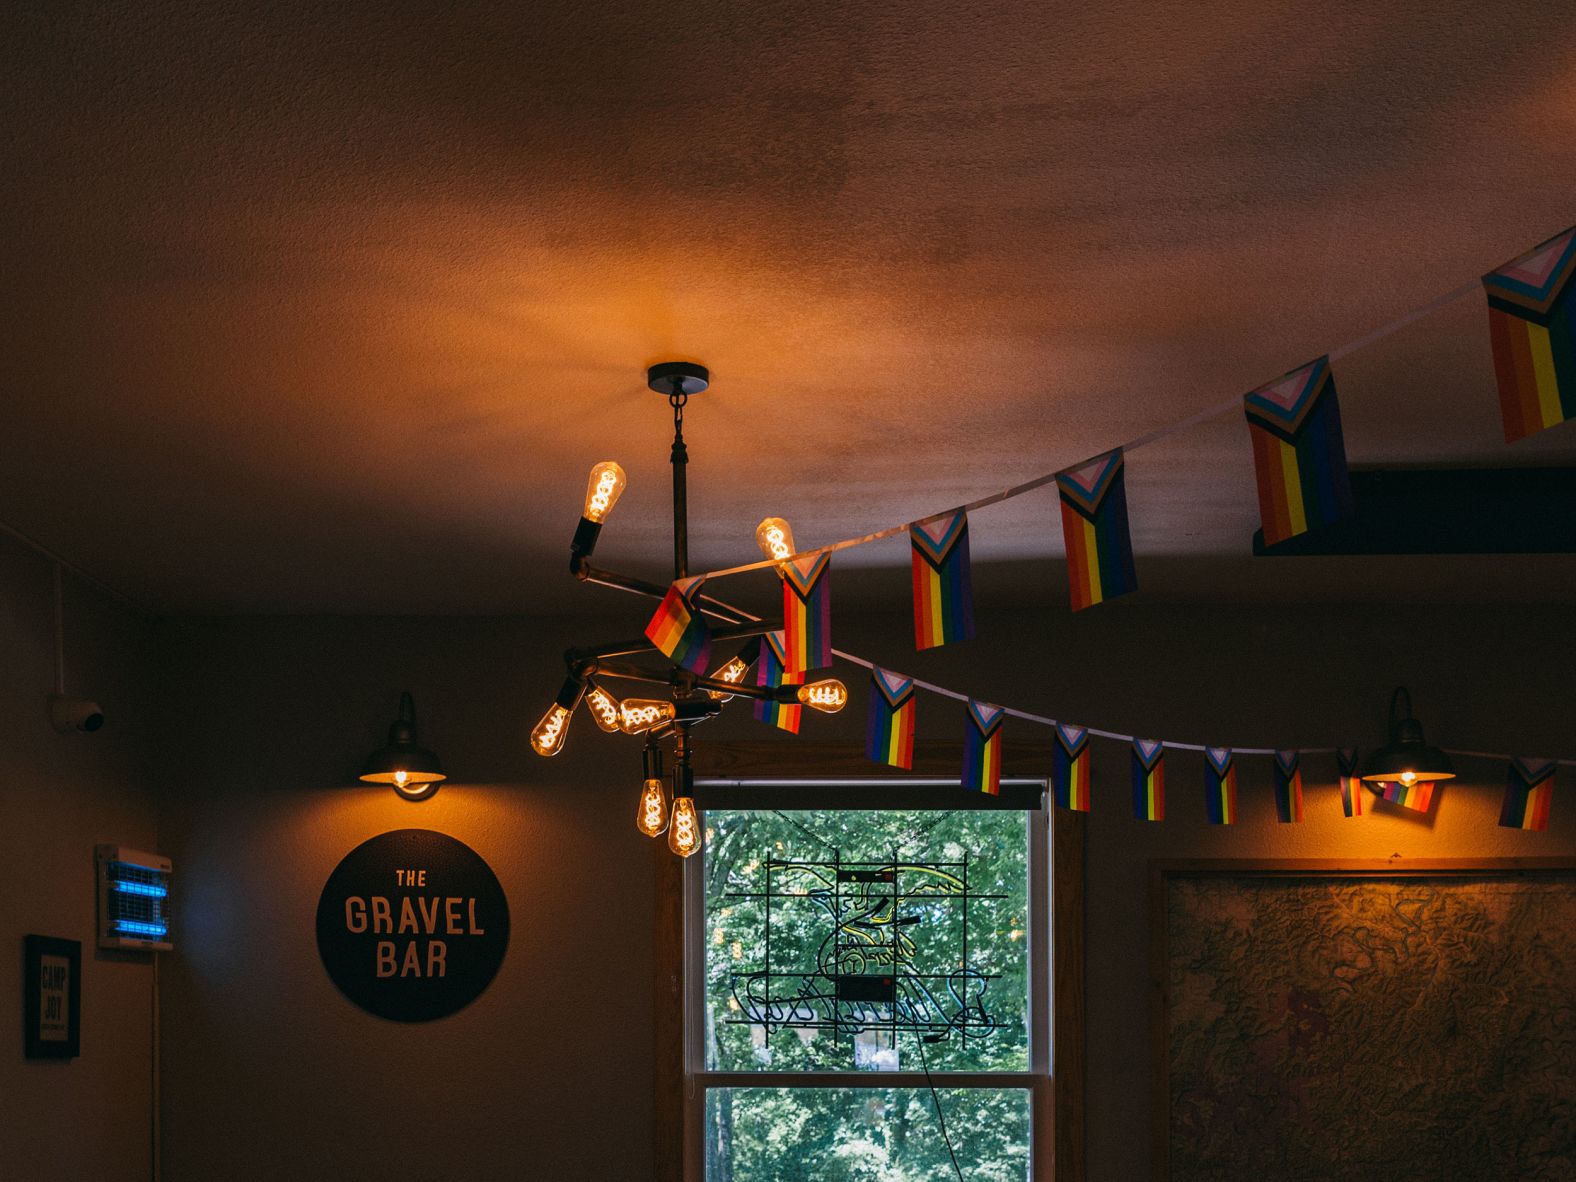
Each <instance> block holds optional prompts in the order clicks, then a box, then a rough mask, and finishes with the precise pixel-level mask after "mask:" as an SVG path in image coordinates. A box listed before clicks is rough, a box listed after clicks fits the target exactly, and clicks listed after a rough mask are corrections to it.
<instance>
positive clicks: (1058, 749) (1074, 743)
mask: <svg viewBox="0 0 1576 1182" xmlns="http://www.w3.org/2000/svg"><path fill="white" fill-rule="evenodd" d="M1051 790H1052V792H1053V794H1054V796H1055V800H1056V803H1057V805H1058V806H1059V807H1061V808H1064V809H1071V810H1072V811H1073V812H1075V813H1087V812H1088V811H1089V732H1088V731H1087V730H1085V729H1084V728H1083V727H1081V726H1069V725H1067V724H1066V723H1062V722H1058V723H1057V724H1056V743H1055V745H1054V746H1053V747H1052V748H1051Z"/></svg>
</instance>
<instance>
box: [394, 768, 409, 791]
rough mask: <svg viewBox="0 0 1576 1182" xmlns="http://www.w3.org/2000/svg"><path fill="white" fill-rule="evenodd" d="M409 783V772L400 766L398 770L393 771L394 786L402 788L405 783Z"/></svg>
mask: <svg viewBox="0 0 1576 1182" xmlns="http://www.w3.org/2000/svg"><path fill="white" fill-rule="evenodd" d="M409 783H410V773H409V772H407V771H406V770H405V769H404V768H400V770H399V771H397V772H395V773H394V787H396V788H403V787H405V785H406V784H409Z"/></svg>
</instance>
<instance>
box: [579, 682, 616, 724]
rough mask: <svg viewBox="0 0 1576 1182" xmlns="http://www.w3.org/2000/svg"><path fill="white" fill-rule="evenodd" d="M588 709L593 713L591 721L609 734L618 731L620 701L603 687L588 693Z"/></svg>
mask: <svg viewBox="0 0 1576 1182" xmlns="http://www.w3.org/2000/svg"><path fill="white" fill-rule="evenodd" d="M586 708H587V709H589V710H590V711H591V721H592V722H594V723H596V724H597V726H599V727H601V728H602V729H603V730H604V731H606V732H607V733H608V734H610V735H611V734H613V733H615V732H616V731H617V730H618V701H617V700H616V699H615V698H614V697H613V695H612V694H610V693H608V692H607V691H606V690H605V689H603V688H602V687H601V686H599V685H594V686H592V687H591V688H590V689H589V690H587V691H586Z"/></svg>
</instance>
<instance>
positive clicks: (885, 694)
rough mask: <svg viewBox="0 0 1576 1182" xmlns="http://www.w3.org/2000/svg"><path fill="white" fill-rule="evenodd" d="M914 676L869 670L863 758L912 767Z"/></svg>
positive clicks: (893, 765)
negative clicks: (868, 706) (868, 695)
mask: <svg viewBox="0 0 1576 1182" xmlns="http://www.w3.org/2000/svg"><path fill="white" fill-rule="evenodd" d="M914 702H915V695H914V679H913V678H912V677H900V676H898V675H897V674H896V673H888V672H887V671H886V670H885V669H876V668H872V669H871V670H870V717H869V723H868V725H867V727H866V729H865V758H867V759H869V760H871V761H872V762H874V763H885V764H890V765H891V766H892V767H900V768H904V769H912V768H913V766H914Z"/></svg>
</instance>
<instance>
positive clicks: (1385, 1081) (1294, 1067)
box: [1152, 859, 1576, 1182]
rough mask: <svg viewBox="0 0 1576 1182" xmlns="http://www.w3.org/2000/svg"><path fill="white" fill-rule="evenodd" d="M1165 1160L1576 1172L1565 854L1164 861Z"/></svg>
mask: <svg viewBox="0 0 1576 1182" xmlns="http://www.w3.org/2000/svg"><path fill="white" fill-rule="evenodd" d="M1152 890H1153V902H1152V907H1153V911H1152V917H1153V938H1154V962H1153V964H1154V981H1155V1004H1154V1042H1155V1081H1154V1103H1153V1114H1152V1115H1153V1120H1154V1142H1155V1144H1154V1162H1155V1165H1154V1172H1155V1177H1156V1178H1160V1179H1172V1180H1174V1182H1191V1180H1194V1179H1210V1180H1212V1182H1229V1180H1232V1179H1254V1180H1262V1179H1270V1178H1273V1179H1276V1180H1277V1182H1326V1180H1328V1179H1332V1178H1341V1179H1367V1178H1375V1179H1384V1180H1385V1182H1412V1180H1417V1182H1424V1180H1428V1182H1434V1180H1436V1179H1440V1178H1450V1179H1452V1180H1454V1182H1468V1180H1473V1179H1485V1180H1486V1179H1495V1180H1501V1179H1509V1178H1515V1179H1518V1180H1521V1182H1532V1180H1536V1179H1550V1180H1553V1179H1569V1178H1576V861H1564V860H1555V859H1504V860H1497V861H1483V862H1476V863H1468V862H1429V863H1418V864H1404V865H1403V864H1400V863H1397V864H1390V863H1340V862H1294V861H1275V862H1262V861H1261V862H1254V861H1240V862H1239V861H1209V862H1156V863H1153V864H1152Z"/></svg>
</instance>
